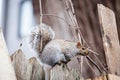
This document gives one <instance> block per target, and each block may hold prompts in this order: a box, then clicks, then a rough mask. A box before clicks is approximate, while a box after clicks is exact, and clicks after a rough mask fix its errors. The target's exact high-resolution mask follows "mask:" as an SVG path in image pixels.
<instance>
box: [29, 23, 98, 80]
mask: <svg viewBox="0 0 120 80" xmlns="http://www.w3.org/2000/svg"><path fill="white" fill-rule="evenodd" d="M40 29H42V30H40ZM41 37H42V38H41ZM41 39H42V44H43V45H42V51H40V47H41V45H40V42H41ZM30 44H31V46H32V48H33V49H34V50H35V51H36V52H37V54H38V60H39V61H40V63H42V65H43V69H44V71H45V80H50V70H51V69H52V68H53V67H54V66H55V65H56V64H59V65H60V64H67V63H68V62H69V61H70V60H71V58H73V57H75V56H77V55H83V56H86V55H88V54H89V50H88V48H85V47H84V46H83V45H81V44H80V42H72V41H67V40H60V39H55V33H54V31H53V30H52V28H51V27H50V26H48V25H46V24H42V25H41V27H40V26H37V27H36V28H35V29H34V30H32V32H31V35H30ZM88 58H89V57H88ZM97 67H98V66H97ZM98 68H99V67H98Z"/></svg>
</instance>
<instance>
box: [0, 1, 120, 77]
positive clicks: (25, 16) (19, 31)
mask: <svg viewBox="0 0 120 80" xmlns="http://www.w3.org/2000/svg"><path fill="white" fill-rule="evenodd" d="M72 2H73V6H74V10H75V16H76V18H77V21H78V24H79V26H80V30H81V32H82V34H83V37H84V38H85V40H86V42H87V43H88V45H89V46H90V47H91V49H92V50H94V51H96V52H99V53H100V56H99V59H100V60H101V62H102V63H103V64H105V60H104V51H103V45H102V38H101V32H100V24H99V20H98V11H97V3H101V4H104V5H105V6H107V7H109V8H110V9H112V10H113V11H114V12H115V16H116V21H117V28H118V34H119V38H120V0H72ZM42 8H43V13H44V14H54V15H57V16H59V17H62V18H63V19H64V20H65V21H64V20H61V19H59V18H56V17H55V16H44V17H43V22H44V23H46V24H48V25H50V26H52V28H53V29H54V30H55V34H56V38H60V39H65V40H71V41H72V40H73V37H74V36H73V34H72V31H71V29H70V28H69V25H68V24H67V23H66V21H67V22H68V23H71V22H70V19H69V16H68V14H67V12H66V6H65V5H64V0H42ZM39 14H40V10H39V1H38V0H0V27H2V29H3V32H4V37H5V40H6V43H7V47H8V50H9V53H13V52H14V51H16V50H17V49H18V48H19V43H20V41H21V39H22V38H23V37H24V36H26V35H27V34H28V33H29V31H30V28H32V27H33V26H35V25H37V24H39ZM88 71H89V69H88ZM87 76H88V77H90V75H87Z"/></svg>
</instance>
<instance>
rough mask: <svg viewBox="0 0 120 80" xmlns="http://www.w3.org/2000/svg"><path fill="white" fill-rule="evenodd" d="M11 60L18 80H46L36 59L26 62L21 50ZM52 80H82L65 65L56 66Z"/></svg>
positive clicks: (103, 79) (107, 78)
mask: <svg viewBox="0 0 120 80" xmlns="http://www.w3.org/2000/svg"><path fill="white" fill-rule="evenodd" d="M11 59H12V62H13V65H14V69H15V73H16V76H17V80H44V76H45V75H44V71H43V69H42V67H41V66H40V65H39V63H38V61H37V60H36V58H34V57H32V58H30V59H29V60H26V59H25V55H24V53H23V52H22V51H21V50H17V51H16V52H15V53H14V54H12V55H11ZM88 74H90V73H89V72H88ZM50 80H80V73H79V71H78V70H76V69H70V70H68V69H67V67H65V66H63V65H60V66H59V65H56V66H55V67H54V68H53V69H52V70H51V79H50ZM82 80H120V77H118V76H116V75H113V74H108V75H102V76H98V77H94V78H88V79H82Z"/></svg>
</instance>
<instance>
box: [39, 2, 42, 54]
mask: <svg viewBox="0 0 120 80" xmlns="http://www.w3.org/2000/svg"><path fill="white" fill-rule="evenodd" d="M39 6H40V33H41V35H42V19H43V14H42V1H41V0H39ZM40 38H41V40H40V52H41V51H42V36H41V37H40Z"/></svg>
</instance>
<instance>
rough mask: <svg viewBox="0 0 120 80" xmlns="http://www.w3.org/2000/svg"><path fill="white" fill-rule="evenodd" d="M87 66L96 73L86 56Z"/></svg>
mask: <svg viewBox="0 0 120 80" xmlns="http://www.w3.org/2000/svg"><path fill="white" fill-rule="evenodd" d="M85 60H86V62H87V64H88V66H89V67H90V69H91V70H92V71H93V72H94V73H95V74H96V75H97V73H96V72H95V70H94V69H93V67H92V66H91V65H90V63H89V62H88V60H87V58H85Z"/></svg>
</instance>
